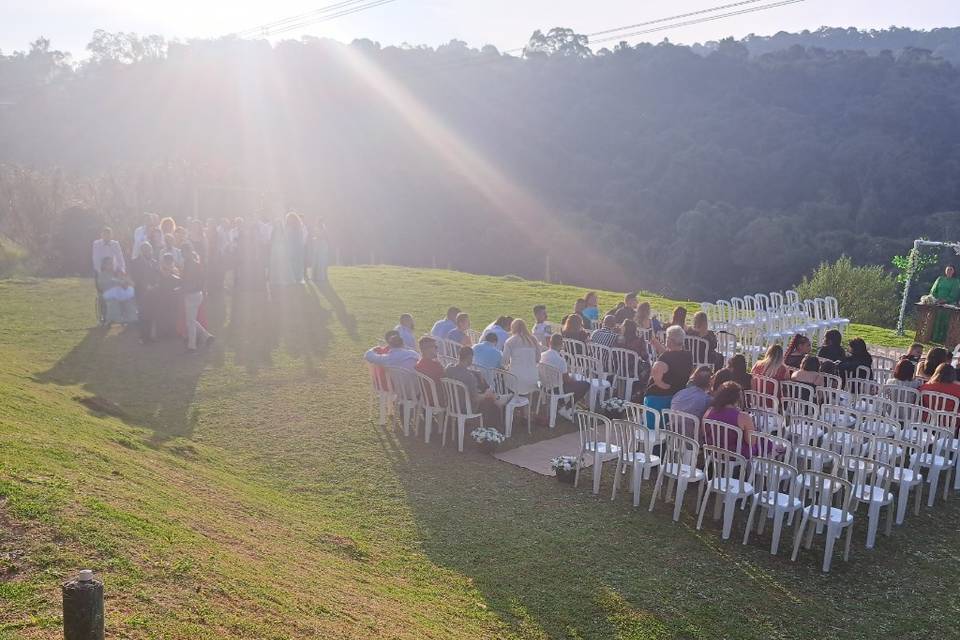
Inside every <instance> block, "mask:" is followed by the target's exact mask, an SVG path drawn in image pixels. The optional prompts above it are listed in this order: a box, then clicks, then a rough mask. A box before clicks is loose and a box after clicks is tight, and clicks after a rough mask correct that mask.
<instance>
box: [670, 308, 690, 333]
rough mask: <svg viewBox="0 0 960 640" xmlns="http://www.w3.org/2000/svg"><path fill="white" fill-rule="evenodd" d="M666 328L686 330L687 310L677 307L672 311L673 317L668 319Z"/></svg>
mask: <svg viewBox="0 0 960 640" xmlns="http://www.w3.org/2000/svg"><path fill="white" fill-rule="evenodd" d="M667 326H668V327H680V328H681V329H683V330H684V331H686V330H687V309H686V307H677V308H676V309H674V310H673V317H672V318H671V319H670V324H668V325H667Z"/></svg>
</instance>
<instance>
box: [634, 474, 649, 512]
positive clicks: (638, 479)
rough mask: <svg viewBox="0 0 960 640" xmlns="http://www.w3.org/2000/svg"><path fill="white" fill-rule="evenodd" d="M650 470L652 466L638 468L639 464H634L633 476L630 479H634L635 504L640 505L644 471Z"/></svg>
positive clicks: (635, 505)
mask: <svg viewBox="0 0 960 640" xmlns="http://www.w3.org/2000/svg"><path fill="white" fill-rule="evenodd" d="M644 471H646V472H647V473H649V472H650V468H649V467H646V468H643V469H638V468H637V465H636V464H634V465H633V477H631V478H630V480H632V481H633V506H634V507H639V506H640V484H641V483H642V482H643V472H644Z"/></svg>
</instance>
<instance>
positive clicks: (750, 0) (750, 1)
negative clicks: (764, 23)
mask: <svg viewBox="0 0 960 640" xmlns="http://www.w3.org/2000/svg"><path fill="white" fill-rule="evenodd" d="M763 1H764V0H741V1H740V2H733V3H731V4H724V5H720V6H719V7H711V8H709V9H700V10H699V11H691V12H689V13H681V14H678V15H675V16H668V17H666V18H657V19H656V20H647V21H646V22H638V23H637V24H630V25H627V26H625V27H617V28H616V29H605V30H603V31H596V32H594V33H588V34H586V36H587V37H588V38H592V37H594V36H604V35H607V34H608V33H614V32H615V31H626V30H627V29H636V28H637V27H648V26H650V25H651V24H659V23H662V22H672V21H673V20H681V19H683V18H690V17H692V16H698V15H702V14H704V13H713V12H714V11H723V10H724V9H731V8H733V7H739V6H742V5H745V4H755V3H757V2H763Z"/></svg>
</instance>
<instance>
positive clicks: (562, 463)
mask: <svg viewBox="0 0 960 640" xmlns="http://www.w3.org/2000/svg"><path fill="white" fill-rule="evenodd" d="M550 468H551V469H553V470H554V472H555V473H556V474H557V480H559V481H560V482H566V483H567V484H573V480H574V478H575V477H576V475H577V458H576V456H560V457H558V458H554V459H553V460H551V461H550Z"/></svg>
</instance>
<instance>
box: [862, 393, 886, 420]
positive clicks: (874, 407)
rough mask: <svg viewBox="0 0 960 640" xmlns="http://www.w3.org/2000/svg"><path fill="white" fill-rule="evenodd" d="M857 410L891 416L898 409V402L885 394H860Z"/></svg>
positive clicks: (875, 414) (874, 414)
mask: <svg viewBox="0 0 960 640" xmlns="http://www.w3.org/2000/svg"><path fill="white" fill-rule="evenodd" d="M857 410H858V411H860V412H861V413H865V414H869V415H873V416H891V415H893V414H894V413H895V411H896V404H895V403H893V402H891V401H890V400H887V399H886V398H884V397H883V396H860V397H859V398H857Z"/></svg>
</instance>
